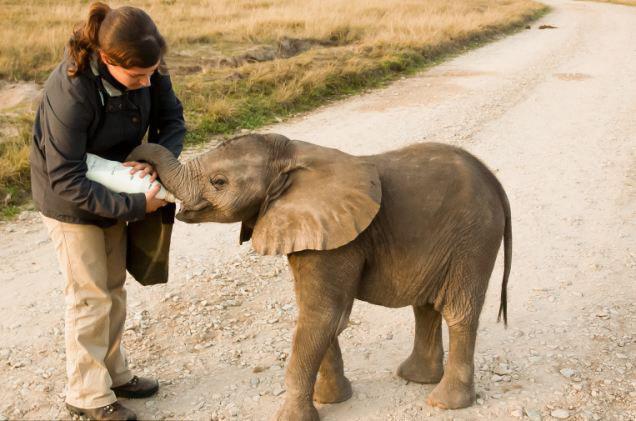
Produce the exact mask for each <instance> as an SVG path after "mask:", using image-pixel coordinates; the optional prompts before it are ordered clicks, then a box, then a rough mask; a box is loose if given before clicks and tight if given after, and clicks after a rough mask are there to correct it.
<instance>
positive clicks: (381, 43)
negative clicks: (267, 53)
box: [0, 0, 549, 219]
mask: <svg viewBox="0 0 636 421" xmlns="http://www.w3.org/2000/svg"><path fill="white" fill-rule="evenodd" d="M11 1H13V0H11ZM515 1H520V2H522V1H523V0H515ZM0 2H1V0H0ZM394 3H395V2H394ZM464 3H465V5H464ZM464 3H462V6H461V7H465V8H466V10H467V12H466V14H462V13H461V12H457V11H455V12H453V13H448V14H446V12H444V7H446V6H444V4H443V2H439V1H435V2H432V3H431V4H434V5H435V6H434V7H435V8H436V9H434V10H436V13H437V14H436V15H435V16H436V17H429V16H428V15H422V16H423V17H421V18H419V19H421V20H424V21H426V22H428V21H427V19H428V20H430V22H428V24H431V25H432V24H435V25H437V26H435V27H436V28H442V29H439V30H436V31H427V30H426V29H422V28H426V27H419V26H417V25H418V24H419V23H420V22H418V21H414V22H413V25H415V26H414V28H417V31H420V32H417V33H415V34H412V33H409V30H410V29H411V28H406V30H405V29H404V28H402V29H401V30H400V31H396V33H395V34H393V35H390V36H392V37H393V38H388V39H375V38H373V37H374V36H376V37H377V33H378V31H372V30H368V28H367V27H365V28H359V27H356V26H355V22H353V21H352V23H348V24H347V25H349V26H348V27H345V28H340V29H338V28H335V29H330V30H329V31H327V32H326V33H325V34H322V36H320V33H318V32H317V33H315V34H304V36H305V38H302V37H301V35H303V34H296V33H294V32H293V31H295V30H298V28H301V29H302V28H307V25H308V24H307V23H305V24H303V25H300V24H298V25H297V24H296V23H294V22H292V21H295V20H298V19H300V18H297V19H296V18H293V17H292V18H290V17H288V18H287V19H289V20H290V23H289V25H288V26H289V27H290V28H291V29H289V31H291V32H290V36H296V37H299V38H297V39H301V38H302V39H305V40H306V39H314V40H318V41H320V43H318V44H316V45H314V46H312V47H311V48H310V49H308V50H306V51H302V52H301V53H299V54H295V55H292V56H291V57H286V58H277V59H274V60H270V61H261V62H255V63H243V64H241V65H238V66H230V67H227V66H209V67H207V68H202V69H201V70H200V71H195V72H188V71H184V70H183V69H184V68H187V67H188V66H193V65H199V64H202V63H203V62H204V61H205V56H201V55H199V53H200V52H201V51H203V52H205V51H207V52H210V54H212V56H213V58H218V57H219V56H223V57H226V56H227V57H230V56H231V55H232V54H234V55H235V56H236V54H241V53H242V52H244V51H246V48H249V47H250V46H253V45H260V46H263V45H265V46H267V45H269V46H270V47H276V46H277V45H278V42H279V40H280V36H279V37H278V38H277V36H275V35H270V34H269V33H267V32H265V33H263V34H259V32H258V31H259V30H260V31H267V30H272V31H279V30H280V25H279V24H278V23H276V24H273V23H271V22H269V21H263V22H260V21H259V20H255V19H256V18H255V17H248V18H246V19H247V20H246V25H248V26H249V25H251V24H250V22H257V23H254V24H253V26H250V30H251V31H254V34H252V35H247V38H248V39H240V38H237V35H236V34H237V33H238V34H241V33H242V32H243V30H242V29H241V27H240V25H239V26H238V29H236V28H235V29H231V28H232V27H228V29H227V31H228V33H230V32H231V31H238V32H235V33H234V35H232V34H230V35H228V36H227V37H225V38H224V37H223V36H221V35H220V34H219V33H209V34H207V35H205V34H204V35H199V36H195V35H193V34H192V33H186V34H179V33H178V32H176V29H174V28H173V29H172V30H170V31H173V33H172V34H171V35H170V32H169V38H172V39H173V42H171V43H170V45H171V46H173V52H172V53H171V55H169V56H168V58H167V60H168V65H169V66H171V68H172V78H173V83H174V86H175V90H176V92H177V95H178V96H179V98H180V99H181V100H182V102H183V104H184V110H185V114H186V121H187V122H188V133H187V136H186V146H187V145H196V144H202V143H204V142H208V141H210V140H211V139H213V138H214V137H215V136H216V137H221V138H222V137H227V136H229V135H233V134H234V133H236V132H237V131H238V130H241V129H247V130H255V129H258V128H259V127H262V126H264V125H267V124H271V123H275V122H277V121H281V120H284V119H285V118H288V117H289V116H293V115H296V114H298V113H304V112H307V111H310V110H312V109H315V108H316V107H318V106H320V105H323V104H325V103H327V102H329V101H334V100H337V99H340V98H343V97H345V96H348V95H354V94H357V93H360V92H363V91H365V90H368V89H373V88H377V87H381V86H384V85H386V84H388V83H390V82H391V81H393V80H395V79H397V78H399V77H403V76H408V75H412V74H414V73H416V72H418V71H421V70H423V69H426V68H428V67H431V66H433V65H435V64H438V63H439V62H441V61H444V60H447V59H448V58H450V57H453V56H455V55H457V54H460V53H462V52H465V51H467V50H469V49H473V48H476V47H479V46H481V45H483V44H485V43H487V42H489V41H492V40H494V39H497V38H499V37H500V36H502V35H506V34H510V33H513V32H515V31H518V30H519V29H522V28H524V27H525V25H527V23H528V22H530V21H532V20H535V19H538V18H539V17H541V16H543V15H544V14H546V13H547V12H548V11H549V8H548V7H547V6H539V5H537V4H536V3H524V4H523V6H521V5H520V4H521V3H514V4H513V2H508V3H506V2H500V3H497V2H492V3H489V2H487V1H486V0H480V1H479V2H476V3H471V2H469V1H464ZM188 4H189V3H188ZM224 4H225V5H226V6H227V7H229V8H232V7H234V6H231V2H226V3H224ZM244 4H251V3H249V2H247V1H245V2H244ZM268 4H269V3H268ZM290 4H291V3H290ZM351 4H353V5H354V6H355V7H361V8H362V9H361V10H366V9H364V7H366V6H363V4H364V3H363V2H362V3H360V2H357V3H351ZM378 4H380V5H382V6H381V7H384V8H385V9H386V10H391V7H393V8H395V7H396V6H395V4H397V3H395V4H394V5H393V6H391V5H390V4H388V5H383V3H378ZM400 4H401V3H400ZM458 4H459V3H458ZM174 5H175V7H176V5H178V4H177V3H174ZM484 5H488V6H487V7H486V6H484ZM76 6H77V5H74V6H72V7H76ZM412 6H413V5H408V4H405V5H404V7H412ZM38 7H40V6H38ZM69 7H70V6H69ZM148 7H150V6H148ZM157 7H163V6H157ZM263 7H270V6H267V5H265V6H263ZM271 7H274V6H271ZM279 7H280V5H279ZM413 7H420V5H416V6H413ZM431 7H432V6H431ZM457 7H459V6H457ZM484 7H486V8H485V9H483V10H486V12H484V16H486V15H487V13H490V12H489V11H491V10H493V9H495V8H496V7H502V9H501V10H499V12H498V13H499V15H488V16H489V17H488V18H484V20H483V22H481V21H479V20H478V19H480V18H481V13H482V8H484ZM488 7H490V9H488ZM507 7H510V9H506V8H507ZM377 9H378V10H380V9H379V8H377ZM38 10H39V9H38ZM232 10H233V9H231V10H230V11H229V12H228V13H230V12H232ZM374 10H375V9H374ZM386 10H385V11H383V12H382V13H387V11H386ZM418 10H419V9H418ZM462 10H463V9H462ZM367 12H368V10H367ZM367 12H365V13H367ZM1 13H2V12H0V14H1ZM57 13H58V14H60V16H62V15H64V14H65V13H68V12H67V11H66V9H63V8H62V9H59V10H58V11H57ZM156 13H158V12H156ZM241 13H242V12H241ZM369 13H370V12H369ZM378 13H380V12H378ZM382 13H380V15H381V14H382ZM419 13H421V10H420V11H419ZM469 13H472V14H471V15H470V16H471V17H467V15H468V14H469ZM410 15H412V13H410ZM410 15H409V16H410ZM464 15H466V16H464ZM254 16H257V15H254ZM418 16H419V15H418ZM328 18H329V16H323V17H322V18H321V19H323V20H324V22H327V20H326V19H328ZM191 19H194V18H191ZM392 19H393V20H392V21H391V22H394V23H391V25H394V26H397V25H399V24H401V25H403V26H404V25H408V23H405V22H402V21H401V20H400V15H399V14H398V15H395V16H393V17H392ZM436 19H437V20H436ZM445 19H447V20H448V22H446V21H445ZM462 19H463V20H462ZM224 22H225V21H224ZM226 22H229V23H228V25H235V26H236V25H237V24H236V23H232V20H227V21H226ZM259 22H260V23H259ZM321 22H322V20H321ZM372 22H373V21H372V20H371V21H367V23H366V24H367V25H372V24H373V23H372ZM435 22H436V23H435ZM454 22H455V23H454ZM457 22H460V23H457ZM62 23H63V24H64V25H67V23H65V22H62ZM166 23H167V22H164V23H163V24H164V25H165V24H166ZM258 25H261V26H258ZM272 25H273V26H272ZM58 26H59V25H58ZM159 26H160V27H163V26H162V22H159ZM451 27H452V28H453V29H452V30H451V29H448V31H449V32H448V33H447V32H445V31H444V30H443V28H451ZM175 28H177V27H175ZM259 28H261V29H259ZM263 28H264V29H263ZM316 28H318V29H316ZM316 28H314V29H313V30H315V31H319V28H320V25H318V26H316ZM192 30H193V31H194V32H195V33H196V31H198V30H199V29H197V28H194V27H193V28H192ZM306 30H307V31H308V30H309V29H306ZM414 30H415V29H414ZM56 31H59V28H58V29H56ZM385 33H386V31H384V32H381V33H380V34H381V35H383V34H385ZM440 34H441V35H440ZM279 35H280V34H279ZM38 36H39V35H38ZM365 36H366V37H367V38H368V39H367V38H364V37H365ZM387 36H388V35H387ZM425 36H429V37H430V39H428V38H427V39H424V38H423V37H425ZM40 38H41V37H40ZM47 42H48V43H44V44H43V47H42V51H43V52H40V53H39V54H36V55H34V56H33V57H31V56H27V55H28V54H27V53H25V52H22V51H23V50H24V48H25V47H24V46H21V45H16V46H15V48H21V49H22V50H19V51H18V50H16V51H15V52H14V59H15V60H19V59H20V57H23V58H24V60H25V61H24V62H23V63H17V64H15V65H14V66H13V67H11V66H8V67H6V69H13V70H6V71H5V75H6V74H10V75H11V78H13V79H16V78H17V79H29V78H33V77H36V78H37V80H40V81H41V80H42V79H43V78H44V75H45V74H46V73H47V72H48V71H49V70H48V69H50V67H51V66H52V65H53V64H54V61H53V60H52V59H51V57H52V56H54V55H55V54H54V53H55V51H57V50H55V48H57V47H59V45H57V44H52V43H50V42H49V41H47ZM12 48H13V47H12ZM188 49H194V50H193V51H195V54H194V55H190V56H188V55H187V54H186V55H184V52H187V51H188ZM24 51H26V50H24ZM47 51H48V52H49V53H50V54H49V55H51V57H49V58H46V57H48V56H46V57H44V56H43V54H44V55H46V54H45V52H47ZM201 54H202V53H201ZM36 56H37V57H36ZM212 56H210V57H212ZM36 59H37V60H36ZM33 60H36V61H37V65H36V64H35V62H33V63H34V64H33V65H32V66H28V65H27V64H29V63H31V62H32V61H33ZM1 62H2V60H0V64H1ZM0 68H2V66H0ZM34 72H35V73H34ZM0 74H2V72H0ZM32 121H33V116H32V115H31V114H29V113H26V114H22V115H18V116H16V115H13V116H10V117H8V116H1V115H0V128H2V127H13V128H14V130H13V134H12V135H11V136H10V138H9V139H5V140H4V141H3V142H1V143H0V218H2V219H7V218H9V219H10V218H12V217H13V216H15V215H16V213H17V212H19V210H20V209H21V208H22V207H23V206H24V205H25V204H26V203H28V198H29V196H30V194H29V191H30V185H29V166H28V148H29V146H30V136H31V127H32Z"/></svg>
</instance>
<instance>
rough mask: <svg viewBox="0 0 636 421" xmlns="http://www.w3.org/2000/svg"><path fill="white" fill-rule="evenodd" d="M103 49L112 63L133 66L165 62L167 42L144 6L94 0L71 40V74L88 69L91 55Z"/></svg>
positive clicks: (69, 52) (125, 66) (69, 48)
mask: <svg viewBox="0 0 636 421" xmlns="http://www.w3.org/2000/svg"><path fill="white" fill-rule="evenodd" d="M100 50H101V51H102V52H103V53H104V54H105V55H106V56H107V57H108V61H109V63H110V64H112V65H115V66H121V67H123V68H126V69H129V68H131V67H152V66H154V65H155V64H157V62H161V63H162V64H163V56H164V55H165V54H166V51H167V46H166V41H165V40H164V39H163V37H162V36H161V34H160V33H159V30H157V26H156V25H155V23H154V22H153V21H152V19H151V18H150V16H148V14H147V13H146V12H144V11H143V10H141V9H138V8H136V7H130V6H124V7H119V8H116V9H111V8H110V7H109V6H108V5H107V4H104V3H101V2H94V3H92V4H91V6H90V8H89V10H88V18H87V19H86V22H84V23H82V24H80V25H79V26H78V27H77V28H75V30H74V31H73V36H71V39H70V40H69V42H68V54H69V56H70V59H71V60H70V63H69V67H68V70H67V72H68V75H69V76H71V77H75V76H77V75H78V74H79V73H81V72H83V71H85V70H86V69H87V68H88V66H89V62H90V59H91V55H92V54H93V53H95V52H97V51H100Z"/></svg>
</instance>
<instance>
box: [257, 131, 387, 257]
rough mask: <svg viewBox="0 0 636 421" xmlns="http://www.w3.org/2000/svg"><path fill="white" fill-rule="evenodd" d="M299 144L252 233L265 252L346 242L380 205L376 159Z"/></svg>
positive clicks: (328, 246) (324, 247) (330, 246)
mask: <svg viewBox="0 0 636 421" xmlns="http://www.w3.org/2000/svg"><path fill="white" fill-rule="evenodd" d="M295 143H296V156H295V157H294V162H296V164H295V166H294V168H291V169H289V170H287V171H284V172H283V173H281V174H280V175H279V176H278V177H277V178H275V179H274V181H273V182H272V184H271V185H270V187H269V189H268V191H267V195H266V198H265V200H264V202H263V204H262V206H261V210H260V213H259V217H258V219H257V221H256V224H255V226H254V230H253V232H252V245H253V247H254V249H255V250H256V251H257V252H259V253H261V254H289V253H293V252H296V251H301V250H308V249H309V250H330V249H334V248H338V247H341V246H343V245H345V244H347V243H349V242H350V241H352V240H354V239H355V238H356V237H357V236H358V234H360V233H361V232H362V231H364V230H365V229H366V228H367V227H368V226H369V224H370V223H371V221H372V220H373V218H374V217H375V215H376V214H377V213H378V211H379V209H380V201H381V197H382V191H381V186H380V179H379V176H378V172H377V170H376V168H375V166H374V165H373V164H371V163H370V162H368V161H367V160H365V159H364V158H359V157H355V156H352V155H348V154H346V153H344V152H341V151H339V150H337V149H331V148H324V147H320V146H317V145H312V144H310V143H305V142H295Z"/></svg>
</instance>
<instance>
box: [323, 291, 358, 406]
mask: <svg viewBox="0 0 636 421" xmlns="http://www.w3.org/2000/svg"><path fill="white" fill-rule="evenodd" d="M352 304H353V303H352ZM350 313H351V307H349V309H348V310H347V311H346V312H345V314H344V315H343V317H342V318H341V319H340V323H339V326H338V332H337V333H336V335H340V333H342V331H343V330H344V329H345V328H346V327H347V323H348V321H349V314H350ZM352 394H353V392H352V390H351V383H350V382H349V379H347V378H346V377H345V375H344V363H343V361H342V353H341V352H340V345H339V344H338V337H337V336H336V338H335V339H334V340H333V342H332V343H331V345H329V348H328V349H327V353H326V354H325V356H324V357H323V359H322V363H321V364H320V369H319V370H318V380H316V385H315V387H314V401H316V402H319V403H338V402H344V401H346V400H347V399H349V398H350V397H351V395H352Z"/></svg>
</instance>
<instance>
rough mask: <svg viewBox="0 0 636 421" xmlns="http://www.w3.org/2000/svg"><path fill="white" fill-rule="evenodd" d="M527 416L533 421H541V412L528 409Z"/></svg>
mask: <svg viewBox="0 0 636 421" xmlns="http://www.w3.org/2000/svg"><path fill="white" fill-rule="evenodd" d="M526 415H527V416H528V418H529V419H530V420H531V421H541V412H539V411H537V410H536V409H526Z"/></svg>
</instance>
